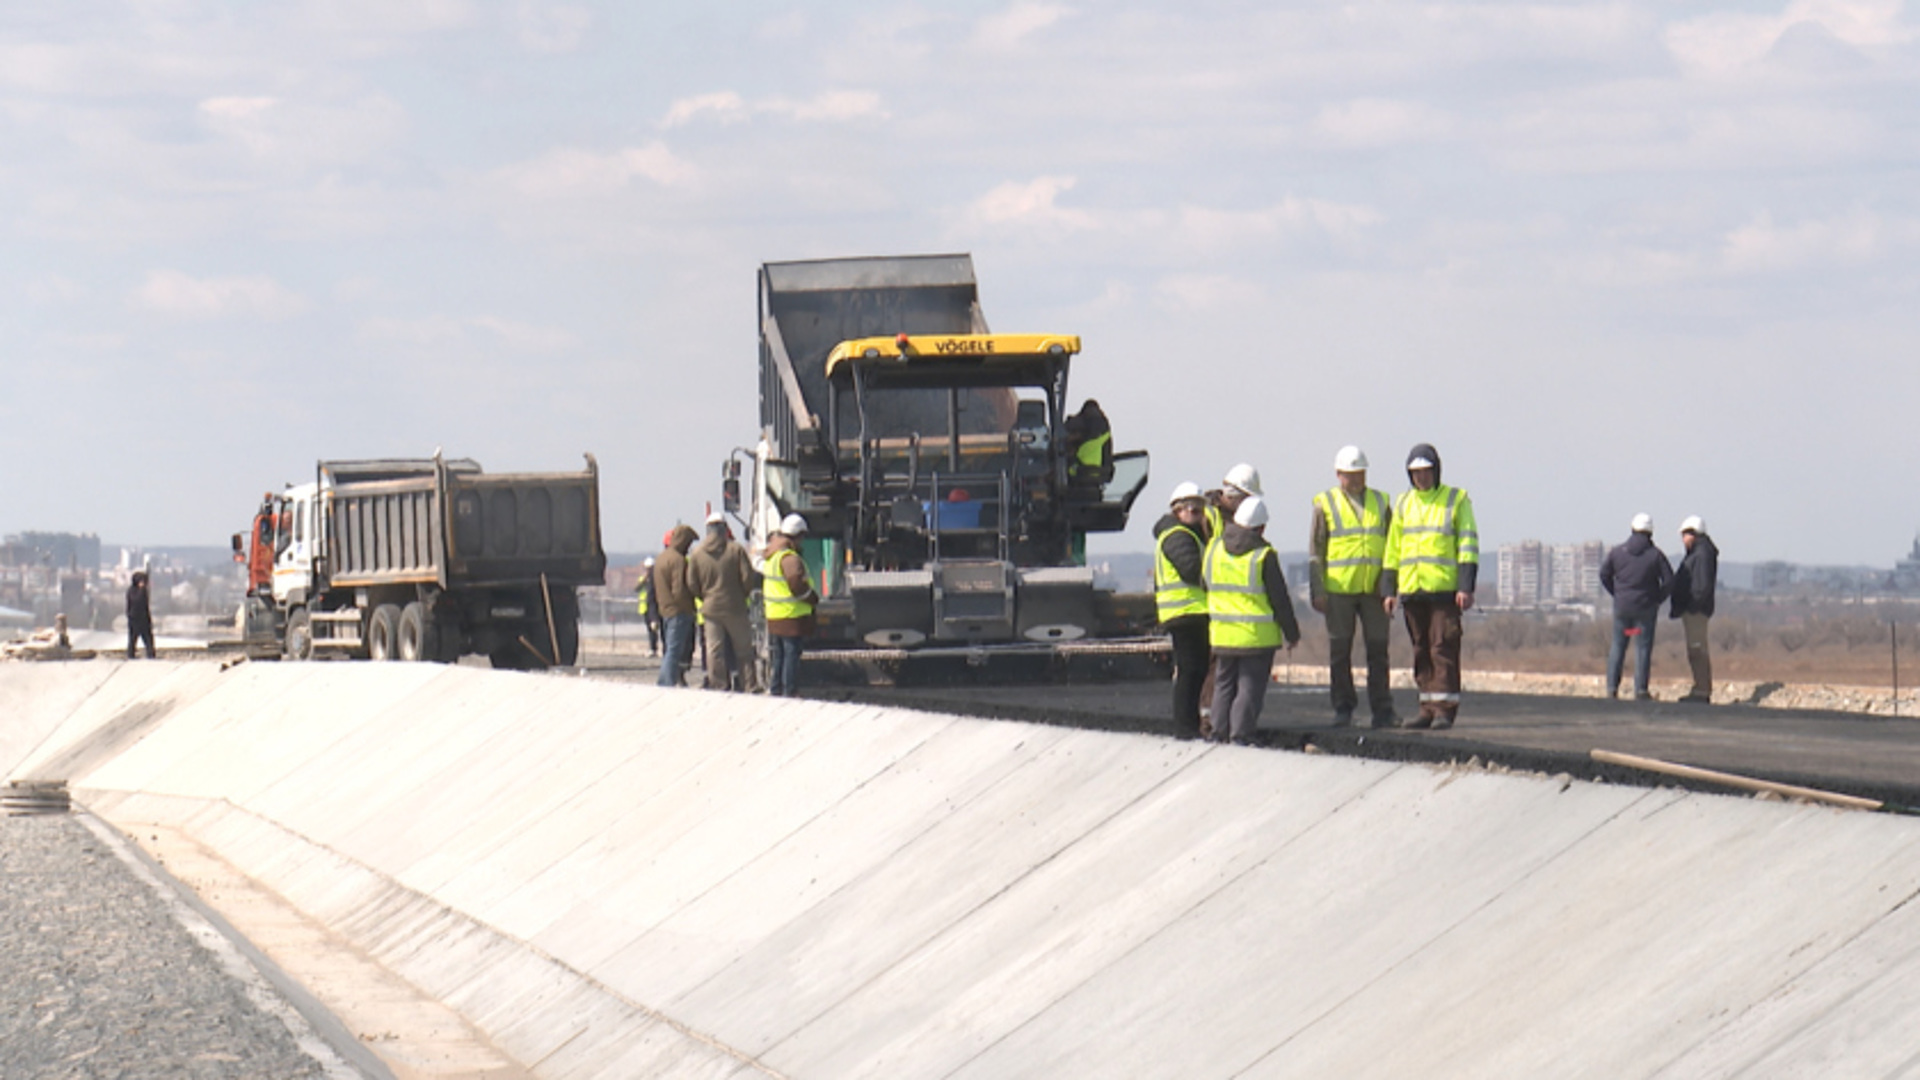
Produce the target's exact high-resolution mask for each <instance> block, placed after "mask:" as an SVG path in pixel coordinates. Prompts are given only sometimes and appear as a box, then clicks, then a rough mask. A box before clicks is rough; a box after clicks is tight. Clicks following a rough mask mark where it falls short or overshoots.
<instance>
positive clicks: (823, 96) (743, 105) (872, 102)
mask: <svg viewBox="0 0 1920 1080" xmlns="http://www.w3.org/2000/svg"><path fill="white" fill-rule="evenodd" d="M755 116H780V117H785V118H786V119H789V120H799V121H803V122H845V121H848V120H859V119H864V118H868V117H871V118H874V119H880V120H884V119H886V117H887V111H886V109H885V107H883V106H882V105H881V102H880V95H879V94H876V93H873V92H872V91H868V90H828V91H825V92H823V93H819V94H815V95H814V96H813V97H811V98H803V99H795V98H786V97H770V98H762V99H761V100H759V101H748V100H746V99H745V98H743V97H741V96H740V95H739V94H736V93H734V92H733V91H731V90H721V91H717V92H715V93H711V94H697V95H695V96H693V97H685V98H679V99H676V100H675V101H674V102H673V104H672V105H670V106H668V107H667V115H666V116H665V117H663V118H661V120H660V126H661V127H663V128H676V127H681V126H683V125H686V124H690V123H692V122H694V121H695V120H698V119H700V118H702V117H711V118H712V119H714V120H716V121H718V122H720V123H722V124H737V123H740V122H741V121H743V120H748V119H751V118H752V117H755Z"/></svg>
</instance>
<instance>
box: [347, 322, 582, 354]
mask: <svg viewBox="0 0 1920 1080" xmlns="http://www.w3.org/2000/svg"><path fill="white" fill-rule="evenodd" d="M476 331H477V332H478V336H479V337H480V338H481V339H482V340H485V341H493V342H496V343H498V344H501V345H504V346H506V347H507V348H509V349H511V350H514V351H516V352H542V353H546V352H559V351H561V350H563V349H568V348H572V347H573V346H574V345H576V344H578V343H579V338H578V337H576V336H575V335H574V334H572V333H571V332H569V331H566V330H562V329H560V328H558V327H552V326H540V325H537V324H534V323H525V322H516V321H514V320H512V319H503V318H500V317H498V316H495V315H482V316H479V317H478V318H472V319H457V318H454V317H453V316H450V315H426V316H422V317H420V318H417V319H394V318H378V319H367V320H366V321H364V322H362V323H361V324H360V325H359V327H358V328H357V331H356V336H357V337H358V338H359V339H360V340H361V341H363V342H367V343H369V344H377V345H397V346H402V347H405V348H414V349H444V348H448V347H468V346H471V345H472V344H473V342H474V339H475V337H476Z"/></svg>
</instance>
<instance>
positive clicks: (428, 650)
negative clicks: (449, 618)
mask: <svg viewBox="0 0 1920 1080" xmlns="http://www.w3.org/2000/svg"><path fill="white" fill-rule="evenodd" d="M435 629H437V628H436V627H435V626H434V624H433V621H432V620H431V619H429V618H427V605H425V604H423V603H421V602H420V601H418V600H415V601H414V602H413V603H411V604H408V605H407V606H406V607H404V608H401V609H400V628H399V655H400V659H402V660H405V661H406V662H408V663H410V664H412V663H418V662H419V661H422V660H431V659H433V658H434V657H435V656H437V655H439V652H440V642H439V641H438V640H430V639H437V638H438V637H439V635H438V634H436V633H434V630H435Z"/></svg>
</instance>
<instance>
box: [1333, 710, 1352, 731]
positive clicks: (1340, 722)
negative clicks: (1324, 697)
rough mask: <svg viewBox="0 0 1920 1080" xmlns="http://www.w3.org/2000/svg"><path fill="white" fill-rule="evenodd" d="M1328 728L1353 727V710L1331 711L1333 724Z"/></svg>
mask: <svg viewBox="0 0 1920 1080" xmlns="http://www.w3.org/2000/svg"><path fill="white" fill-rule="evenodd" d="M1330 726H1332V727H1352V726H1353V709H1351V708H1340V709H1335V710H1333V723H1332V725H1330Z"/></svg>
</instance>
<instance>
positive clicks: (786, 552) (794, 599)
mask: <svg viewBox="0 0 1920 1080" xmlns="http://www.w3.org/2000/svg"><path fill="white" fill-rule="evenodd" d="M805 535H807V519H806V518H803V517H801V516H800V515H799V514H788V515H787V516H786V518H785V519H784V520H782V521H781V522H780V529H779V531H778V532H776V533H774V534H773V535H772V536H771V537H769V538H768V539H767V558H766V562H765V563H764V565H763V568H762V570H761V573H762V574H763V575H764V577H765V580H764V581H763V582H762V583H761V586H760V595H761V597H762V598H763V599H764V600H765V602H766V613H767V650H768V652H769V654H770V655H769V656H768V658H767V659H768V661H769V663H768V668H769V671H768V675H767V693H769V694H772V695H774V696H775V697H796V696H798V694H799V691H800V653H801V650H802V648H803V646H804V644H805V641H806V639H807V638H809V637H812V636H813V629H814V621H813V609H814V604H815V603H816V602H817V601H818V597H816V596H815V595H814V592H813V580H812V578H811V576H810V575H809V574H808V573H807V561H806V559H805V558H804V557H802V556H801V554H800V550H799V548H800V538H801V537H803V536H805Z"/></svg>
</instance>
